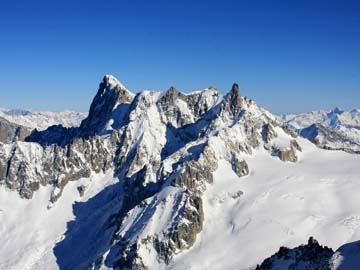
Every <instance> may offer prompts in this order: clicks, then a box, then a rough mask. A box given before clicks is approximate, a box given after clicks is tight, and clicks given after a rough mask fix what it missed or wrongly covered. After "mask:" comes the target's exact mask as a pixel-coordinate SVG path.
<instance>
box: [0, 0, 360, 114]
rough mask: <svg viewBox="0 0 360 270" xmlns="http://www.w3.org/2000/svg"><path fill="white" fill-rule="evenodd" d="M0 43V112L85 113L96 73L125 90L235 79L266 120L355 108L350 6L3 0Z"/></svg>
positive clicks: (353, 6)
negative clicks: (110, 77)
mask: <svg viewBox="0 0 360 270" xmlns="http://www.w3.org/2000/svg"><path fill="white" fill-rule="evenodd" d="M14 2H16V3H14ZM194 2H196V3H195V4H194ZM0 37H1V39H0V94H1V95H0V107H7V108H33V109H46V110H63V109H75V110H81V111H85V110H88V107H89V105H90V102H91V100H92V98H93V96H94V95H95V93H96V90H97V87H98V84H99V81H100V80H101V78H102V76H103V75H104V74H105V73H111V74H113V75H115V76H116V77H118V78H119V79H120V81H122V82H123V83H124V84H125V85H126V86H127V87H128V88H129V89H130V90H132V91H134V92H138V91H140V90H144V89H159V90H166V89H168V88H169V86H171V85H174V86H175V87H176V88H178V89H179V90H183V91H185V92H188V91H190V90H194V89H201V88H204V87H207V86H210V85H213V86H216V87H217V88H218V89H220V90H221V91H222V92H223V93H225V92H227V91H228V89H230V87H231V85H232V83H233V82H234V81H236V82H238V83H239V85H240V87H241V91H242V93H243V95H246V96H249V97H251V98H253V99H254V100H256V101H257V103H259V104H261V105H262V106H264V107H266V108H267V109H269V110H271V111H273V112H275V113H285V112H302V111H309V110H314V109H319V108H326V109H328V108H332V107H335V106H340V107H342V108H344V109H351V108H355V107H357V108H358V107H360V102H359V101H360V1H340V0H339V1H316V0H312V1H224V0H223V1H194V0H193V1H187V0H185V1H100V0H99V1H76V0H72V1H67V0H63V1H55V0H54V1H36V0H33V1H10V0H9V1H7V0H4V1H1V2H0Z"/></svg>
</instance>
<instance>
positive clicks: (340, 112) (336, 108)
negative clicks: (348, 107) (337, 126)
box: [330, 107, 344, 114]
mask: <svg viewBox="0 0 360 270" xmlns="http://www.w3.org/2000/svg"><path fill="white" fill-rule="evenodd" d="M343 112H344V111H343V110H341V109H340V108H339V107H335V108H334V109H333V110H332V111H331V112H330V113H333V114H342V113H343Z"/></svg>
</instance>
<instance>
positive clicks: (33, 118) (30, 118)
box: [0, 108, 87, 130]
mask: <svg viewBox="0 0 360 270" xmlns="http://www.w3.org/2000/svg"><path fill="white" fill-rule="evenodd" d="M86 116H87V113H83V112H75V111H62V112H47V111H33V110H9V109H3V108H0V117H3V118H5V119H6V120H8V121H10V122H12V123H16V124H18V125H22V126H25V127H28V128H30V129H35V128H36V129H38V130H44V129H46V128H48V127H49V126H52V125H62V126H64V127H74V126H79V125H80V122H81V121H82V120H83V119H84V118H85V117H86Z"/></svg>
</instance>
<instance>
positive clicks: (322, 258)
mask: <svg viewBox="0 0 360 270" xmlns="http://www.w3.org/2000/svg"><path fill="white" fill-rule="evenodd" d="M333 254H334V251H333V250H332V249H331V248H328V247H326V246H321V245H319V243H318V242H317V241H316V240H315V239H314V238H313V237H310V238H309V240H308V243H307V245H302V246H299V247H297V248H293V249H290V248H287V247H280V249H279V251H278V252H277V253H275V254H274V255H273V256H271V257H269V258H267V259H265V260H264V261H263V262H262V263H261V264H260V265H258V266H257V267H256V270H272V269H281V270H332V263H331V257H332V256H333Z"/></svg>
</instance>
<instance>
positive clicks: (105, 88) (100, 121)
mask: <svg viewBox="0 0 360 270" xmlns="http://www.w3.org/2000/svg"><path fill="white" fill-rule="evenodd" d="M133 97H134V94H132V93H131V92H130V91H128V90H127V89H126V88H125V86H124V85H123V84H121V83H120V82H119V81H118V80H117V79H116V78H115V77H114V76H112V75H105V76H104V78H103V80H102V81H101V83H100V86H99V90H98V92H97V94H96V96H95V98H94V99H93V101H92V103H91V106H90V110H89V116H88V117H87V118H86V119H84V120H83V121H82V122H81V125H80V128H79V135H80V136H85V137H88V136H91V135H94V134H96V133H97V132H99V131H101V130H102V129H103V128H104V126H105V125H106V123H107V121H108V120H109V119H110V117H111V114H112V112H113V110H114V109H115V108H116V106H117V105H119V104H122V103H131V101H132V100H133Z"/></svg>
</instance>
